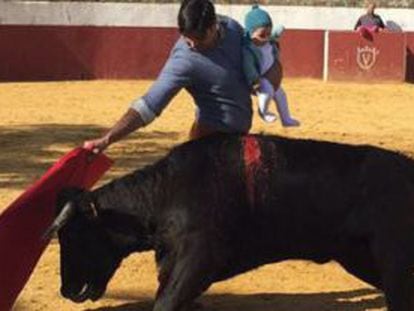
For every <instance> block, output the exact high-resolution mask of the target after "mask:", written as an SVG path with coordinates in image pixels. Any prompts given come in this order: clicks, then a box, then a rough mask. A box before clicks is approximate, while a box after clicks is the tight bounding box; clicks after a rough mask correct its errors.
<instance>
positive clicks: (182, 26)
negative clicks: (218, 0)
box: [178, 0, 217, 39]
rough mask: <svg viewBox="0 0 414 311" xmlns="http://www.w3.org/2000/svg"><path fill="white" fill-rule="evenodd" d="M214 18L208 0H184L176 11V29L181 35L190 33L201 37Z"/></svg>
mask: <svg viewBox="0 0 414 311" xmlns="http://www.w3.org/2000/svg"><path fill="white" fill-rule="evenodd" d="M216 20H217V18H216V12H215V9H214V5H213V3H212V2H211V1H210V0H184V1H183V2H182V3H181V7H180V11H179V12H178V29H179V31H180V33H181V34H183V35H189V34H191V35H194V36H196V37H199V38H200V39H202V38H204V37H205V35H206V33H207V29H209V28H210V27H211V26H212V25H213V24H214V23H215V22H216Z"/></svg>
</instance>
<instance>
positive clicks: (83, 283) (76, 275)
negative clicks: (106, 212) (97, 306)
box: [49, 189, 122, 302]
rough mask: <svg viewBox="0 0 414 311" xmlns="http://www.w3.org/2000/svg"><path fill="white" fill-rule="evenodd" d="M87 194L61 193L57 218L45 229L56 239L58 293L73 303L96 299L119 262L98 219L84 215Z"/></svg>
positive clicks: (113, 246)
mask: <svg viewBox="0 0 414 311" xmlns="http://www.w3.org/2000/svg"><path fill="white" fill-rule="evenodd" d="M87 194H88V193H85V192H83V191H82V190H78V189H71V190H67V191H65V192H64V193H61V194H60V196H59V198H58V204H57V205H58V206H57V210H58V213H59V214H58V216H57V217H56V219H55V221H54V223H53V224H52V226H51V227H50V229H49V234H51V233H53V231H57V232H58V237H59V244H60V270H61V271H60V272H61V273H60V274H61V282H62V286H61V293H62V295H63V296H64V297H65V298H68V299H70V300H72V301H74V302H83V301H85V300H87V299H91V300H97V299H99V298H100V297H101V296H102V295H103V294H104V292H105V290H106V286H107V284H108V282H109V280H110V278H111V277H112V275H113V274H114V272H115V270H116V269H117V267H118V266H119V264H120V262H121V261H122V256H121V254H120V251H119V249H118V248H117V247H116V246H115V245H114V243H113V241H112V240H111V239H110V237H109V235H108V233H107V232H106V230H105V228H104V227H103V224H102V221H101V220H100V219H99V216H98V217H93V218H91V216H90V213H89V212H87V211H86V209H87V205H88V204H90V202H88V195H87ZM95 216H96V215H95Z"/></svg>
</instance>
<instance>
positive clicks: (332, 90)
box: [0, 80, 414, 311]
mask: <svg viewBox="0 0 414 311" xmlns="http://www.w3.org/2000/svg"><path fill="white" fill-rule="evenodd" d="M149 85H150V82H148V81H138V82H137V81H122V82H119V81H117V82H113V81H94V82H60V83H3V84H0V103H1V104H0V146H1V152H0V211H1V210H2V209H4V208H5V207H6V206H7V205H9V204H10V203H11V202H12V201H13V200H14V199H15V198H16V197H17V196H18V195H19V194H20V193H21V192H22V191H23V190H24V189H25V188H26V187H27V186H28V185H30V184H31V183H32V182H33V181H34V180H36V179H37V178H39V177H40V176H41V175H42V174H43V173H44V172H45V170H46V169H47V168H48V167H49V166H50V165H52V163H53V162H54V161H56V160H57V159H58V158H59V157H60V156H62V155H63V154H64V153H65V152H67V151H69V150H70V149H72V148H73V147H75V146H77V145H79V144H81V143H82V142H83V140H85V139H88V138H92V137H96V136H98V135H99V134H100V133H102V132H103V131H104V129H105V128H106V127H108V126H109V125H111V124H112V123H113V122H114V121H115V120H116V119H117V118H118V117H119V116H120V115H121V113H123V111H124V109H125V108H126V106H127V104H128V103H129V102H130V101H131V100H132V99H134V98H135V97H136V96H138V95H139V94H142V93H143V92H144V91H145V90H146V89H147V88H148V86H149ZM285 89H286V91H287V93H288V95H289V98H290V102H291V110H292V111H293V115H294V116H296V117H297V118H298V119H300V120H301V122H302V126H301V127H299V128H291V129H284V128H282V127H281V126H280V123H278V122H277V123H275V124H271V125H267V124H264V123H263V122H261V121H260V120H259V119H258V118H257V116H255V119H254V126H253V130H252V132H256V133H257V132H265V133H272V134H280V135H283V136H292V137H305V138H316V139H324V140H332V141H341V142H348V143H353V144H373V145H378V146H382V147H385V148H389V149H394V150H399V151H401V152H404V153H406V154H408V155H410V156H413V155H414V106H413V105H414V101H413V98H414V85H409V84H376V85H360V84H348V83H346V84H345V83H323V82H321V81H314V80H287V81H285ZM192 120H193V107H192V104H191V100H190V99H189V97H188V95H187V94H185V93H184V92H182V93H180V94H179V95H178V96H177V97H176V98H175V100H174V101H173V103H171V105H170V106H169V107H168V108H167V109H166V111H165V112H164V113H163V115H162V117H161V118H159V119H157V120H156V121H155V122H153V124H151V125H150V126H148V127H147V128H145V129H144V130H142V131H140V132H139V133H136V134H134V135H132V136H131V137H130V138H129V139H128V140H125V141H123V142H121V143H118V144H116V145H114V146H112V147H111V148H110V150H108V152H107V153H108V155H109V156H111V157H112V158H113V159H115V160H116V163H115V165H114V167H113V168H112V169H111V171H110V172H109V173H108V174H107V176H106V177H105V178H104V180H102V182H105V181H108V180H109V179H111V178H114V177H116V176H120V175H122V174H124V173H125V172H128V171H131V170H134V169H136V168H138V167H142V166H143V165H145V164H148V163H152V162H154V161H155V160H156V159H158V158H159V157H161V156H163V155H164V154H165V153H166V152H167V151H168V150H169V149H170V148H171V147H172V146H173V145H175V144H178V143H180V142H183V141H185V140H186V139H187V133H188V129H189V127H190V124H191V122H192ZM58 250H59V249H58V245H57V244H56V242H52V243H51V245H50V247H49V248H48V249H47V251H46V252H45V254H44V255H43V257H42V259H41V261H40V262H39V264H38V266H37V268H36V270H35V271H34V273H33V276H32V278H31V279H30V281H29V282H28V284H27V286H26V288H25V289H24V291H23V292H22V294H21V295H20V297H19V300H18V301H17V304H16V306H15V308H14V310H29V311H35V310H39V311H40V310H41V311H45V310H50V311H52V310H53V311H56V310H59V311H61V310H62V311H65V310H75V311H76V310H100V311H103V310H106V311H109V310H113V311H115V310H117V311H121V310H124V311H126V310H141V311H144V310H145V311H149V310H151V307H152V304H153V300H152V299H153V296H154V292H155V289H156V286H157V284H156V274H155V267H154V263H153V254H152V253H146V254H140V255H134V256H131V257H129V258H128V259H127V260H125V261H124V263H123V265H122V267H121V269H120V270H119V271H118V272H117V274H116V275H115V277H114V279H113V280H112V281H111V283H110V285H109V288H108V291H107V293H106V295H105V297H104V298H103V299H101V300H100V301H98V302H96V303H90V302H88V303H85V304H81V305H76V304H73V303H71V302H69V301H65V300H64V299H63V298H61V297H60V295H59V286H60V284H59V282H60V280H59V263H58V262H59V261H58V260H59V257H58ZM0 256H1V255H0ZM201 301H202V303H203V304H204V305H205V307H206V309H207V310H219V311H233V310H234V311H236V310H237V311H253V310H260V311H332V310H338V311H362V310H371V311H373V310H384V301H383V298H382V296H381V295H380V294H379V293H378V292H377V291H375V290H373V289H372V288H370V287H369V286H367V285H366V284H364V283H362V282H360V281H358V280H357V279H355V278H353V277H351V276H350V275H348V274H346V273H345V272H344V271H343V270H342V269H341V268H340V267H339V266H338V265H336V264H335V263H329V264H326V265H315V264H312V263H308V262H302V261H296V262H295V261H289V262H284V263H280V264H274V265H268V266H265V267H262V268H260V269H258V270H255V271H253V272H250V273H247V274H244V275H241V276H239V277H237V278H234V279H232V280H229V281H226V282H221V283H218V284H215V285H214V286H213V287H212V288H211V289H210V290H209V292H208V293H207V294H206V295H204V297H203V298H202V299H201Z"/></svg>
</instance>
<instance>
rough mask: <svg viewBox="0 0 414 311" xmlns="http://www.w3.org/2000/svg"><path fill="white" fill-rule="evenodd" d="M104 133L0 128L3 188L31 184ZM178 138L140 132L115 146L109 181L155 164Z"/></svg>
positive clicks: (88, 128)
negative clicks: (74, 150)
mask: <svg viewBox="0 0 414 311" xmlns="http://www.w3.org/2000/svg"><path fill="white" fill-rule="evenodd" d="M104 130H105V129H104V128H101V127H97V126H95V125H88V124H86V125H61V124H42V125H24V126H10V127H0V146H1V153H0V188H2V187H4V188H6V187H11V188H24V187H26V186H28V185H30V184H31V183H32V182H34V181H35V180H37V179H38V178H39V177H40V176H42V175H43V174H44V173H45V172H46V170H47V169H48V168H49V167H50V166H51V165H52V164H53V163H55V162H56V161H57V160H58V159H59V158H60V157H62V156H63V155H64V154H65V153H66V152H68V151H69V150H71V149H72V148H75V147H77V146H79V145H81V144H82V143H83V141H84V140H87V139H91V138H95V137H99V136H100V135H101V134H102V133H103V132H104ZM178 137H179V133H177V132H157V131H153V132H137V133H135V134H133V135H131V136H130V137H129V138H128V139H126V140H124V141H122V142H120V143H119V144H115V145H114V146H111V148H110V150H109V152H108V154H109V156H110V157H112V158H113V159H114V160H115V161H116V163H115V166H116V172H112V171H111V172H110V173H109V174H108V176H107V178H108V177H110V178H112V177H114V176H115V175H119V174H121V173H124V172H127V171H132V170H135V169H137V168H140V167H142V166H144V165H147V164H150V163H153V162H155V161H156V160H157V159H159V158H160V157H162V156H163V155H165V154H166V153H167V152H168V151H169V150H170V148H171V147H172V146H173V145H174V144H177V140H178ZM126 146H127V147H126Z"/></svg>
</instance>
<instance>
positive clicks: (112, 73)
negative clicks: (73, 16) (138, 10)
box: [0, 26, 178, 81]
mask: <svg viewBox="0 0 414 311" xmlns="http://www.w3.org/2000/svg"><path fill="white" fill-rule="evenodd" d="M177 38H178V33H177V30H175V29H173V28H139V27H90V26H1V27H0V42H1V47H0V59H1V60H2V62H1V63H0V80H1V81H39V80H40V81H45V80H71V79H117V78H125V79H130V78H148V79H149V78H154V77H156V76H157V74H158V72H159V70H160V69H161V68H162V66H163V64H164V62H165V60H166V58H167V57H168V54H169V51H170V49H171V47H172V46H173V44H174V42H175V40H176V39H177Z"/></svg>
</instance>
